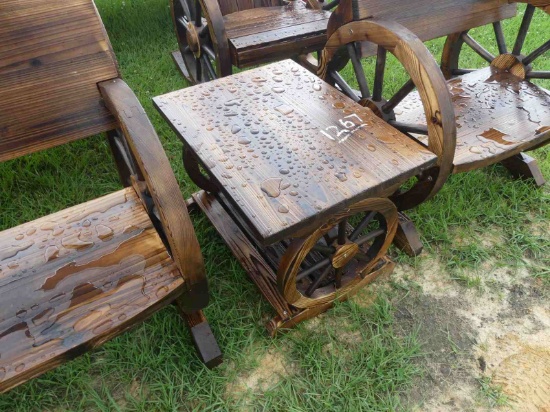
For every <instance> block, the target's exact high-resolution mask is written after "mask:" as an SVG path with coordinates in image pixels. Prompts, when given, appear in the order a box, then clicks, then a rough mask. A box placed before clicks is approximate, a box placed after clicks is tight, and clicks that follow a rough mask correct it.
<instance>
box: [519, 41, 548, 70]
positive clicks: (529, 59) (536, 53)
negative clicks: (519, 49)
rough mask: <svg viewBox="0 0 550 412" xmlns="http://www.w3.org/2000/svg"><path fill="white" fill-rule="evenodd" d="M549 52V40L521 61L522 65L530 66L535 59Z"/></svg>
mask: <svg viewBox="0 0 550 412" xmlns="http://www.w3.org/2000/svg"><path fill="white" fill-rule="evenodd" d="M548 50H550V40H548V41H547V42H546V43H544V44H543V45H541V46H540V47H538V48H537V49H535V50H534V51H532V52H531V53H529V54H528V55H527V56H526V57H525V58H524V59H523V61H522V63H523V64H524V65H526V66H528V65H529V64H531V63H532V62H533V61H534V60H535V59H536V58H537V57H540V56H542V54H544V53H545V52H546V51H548Z"/></svg>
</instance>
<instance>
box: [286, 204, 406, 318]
mask: <svg viewBox="0 0 550 412" xmlns="http://www.w3.org/2000/svg"><path fill="white" fill-rule="evenodd" d="M352 222H353V223H354V225H352V224H351V223H352ZM396 228H397V209H396V207H395V205H394V204H393V203H392V202H391V201H390V200H388V199H382V198H379V199H367V200H364V201H361V202H359V203H357V204H355V205H353V206H352V207H351V208H350V209H349V210H347V211H345V212H342V213H340V214H339V215H337V216H335V217H333V218H332V219H330V221H329V222H327V223H326V224H324V225H323V226H321V227H320V228H319V229H317V230H316V231H314V232H313V233H312V234H311V235H310V236H308V237H305V238H301V239H294V240H292V241H291V243H290V245H289V246H288V248H287V250H286V252H285V254H284V255H283V257H282V259H281V264H280V266H279V270H278V272H277V281H278V287H279V290H280V291H281V293H282V294H283V296H284V297H285V299H286V300H287V301H288V302H289V303H290V304H292V305H293V306H295V307H299V308H307V307H312V306H317V305H320V304H323V303H327V302H332V301H334V300H337V299H343V298H345V297H347V296H349V295H351V294H352V293H353V292H355V291H356V290H358V289H359V288H361V287H362V286H364V285H365V284H367V283H370V282H371V281H372V280H373V278H372V276H371V274H372V273H373V272H374V271H375V270H376V269H378V266H379V265H380V264H382V263H383V261H384V260H383V257H384V256H385V254H386V252H387V249H388V247H389V246H390V244H391V242H392V240H393V237H394V235H395V231H396Z"/></svg>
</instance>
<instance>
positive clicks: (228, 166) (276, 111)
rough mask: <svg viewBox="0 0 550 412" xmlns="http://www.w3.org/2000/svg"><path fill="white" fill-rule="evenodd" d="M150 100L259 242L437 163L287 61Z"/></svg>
mask: <svg viewBox="0 0 550 412" xmlns="http://www.w3.org/2000/svg"><path fill="white" fill-rule="evenodd" d="M154 102H155V104H156V106H157V107H158V109H159V110H160V112H161V113H162V114H163V116H164V117H165V118H166V119H167V120H168V121H169V122H170V124H171V126H172V127H173V128H174V130H175V131H176V133H177V134H178V135H179V136H180V138H181V139H184V141H186V142H187V144H188V145H189V148H190V149H191V150H193V152H194V153H195V154H196V155H197V156H198V157H199V158H200V159H201V162H202V163H203V164H204V165H205V166H206V168H207V172H208V174H209V175H210V176H211V177H212V178H213V179H214V180H215V181H216V182H218V186H219V187H221V191H222V192H223V193H224V194H225V195H226V197H227V198H228V199H232V201H233V202H234V203H235V205H237V206H238V209H240V210H242V214H243V217H244V218H245V220H246V222H247V223H248V224H249V225H250V227H251V228H253V230H254V233H256V234H257V235H258V237H259V238H260V239H261V240H262V241H263V242H264V243H265V244H271V243H274V242H275V241H278V240H282V239H284V238H288V237H290V236H295V235H296V233H300V231H301V230H305V233H310V231H311V228H315V227H318V226H319V224H320V223H321V222H324V221H325V220H326V218H327V217H328V216H330V215H331V214H333V213H335V212H336V211H338V210H341V209H343V208H345V207H348V206H349V205H351V204H353V203H355V202H357V201H359V200H362V199H365V198H368V197H377V196H387V195H388V194H389V193H386V192H387V191H388V190H389V189H390V188H393V187H394V186H395V185H396V184H399V183H400V182H401V183H402V182H404V181H405V180H406V179H407V178H409V177H411V176H414V175H415V174H418V173H419V172H420V171H422V170H424V169H426V168H428V167H430V166H431V165H433V164H434V159H435V156H434V155H433V154H432V153H430V152H429V151H428V150H426V149H425V148H423V147H422V146H421V145H419V144H416V143H414V142H412V141H411V140H410V139H409V138H408V137H406V136H405V135H402V134H401V133H399V132H397V131H396V130H395V129H394V128H392V127H391V126H389V125H387V124H386V123H385V122H383V121H382V120H381V119H379V118H378V117H377V116H375V115H374V114H373V113H372V112H371V111H370V110H368V109H366V108H363V107H361V106H359V105H357V104H356V103H355V102H353V101H352V100H351V99H348V98H346V97H345V96H343V95H342V94H341V93H339V92H337V91H336V90H335V89H333V88H332V87H330V86H329V85H327V84H326V83H324V82H322V81H321V80H320V79H318V78H316V77H315V76H313V75H312V74H311V73H309V72H308V71H307V70H305V69H304V68H302V67H300V66H299V65H298V64H296V63H294V62H292V61H284V62H280V63H276V64H272V65H268V66H264V67H261V68H258V69H254V70H250V71H247V72H243V73H239V74H236V75H234V76H232V77H231V78H224V79H218V80H216V81H214V82H210V83H207V84H203V85H198V86H196V87H192V88H188V89H184V90H180V91H177V92H173V93H169V94H167V95H163V96H159V97H156V98H154ZM212 102H215V103H214V104H212Z"/></svg>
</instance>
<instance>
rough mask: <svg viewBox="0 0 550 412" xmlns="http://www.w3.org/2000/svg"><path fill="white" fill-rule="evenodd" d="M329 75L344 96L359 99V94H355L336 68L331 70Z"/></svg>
mask: <svg viewBox="0 0 550 412" xmlns="http://www.w3.org/2000/svg"><path fill="white" fill-rule="evenodd" d="M329 76H330V78H331V79H332V80H333V81H334V83H335V84H336V85H337V86H338V87H339V88H340V90H342V92H343V93H344V94H345V95H346V96H348V97H349V98H350V99H353V100H354V101H356V102H358V101H359V100H361V99H360V98H359V96H357V93H356V91H355V90H353V89H352V88H351V86H350V85H349V84H348V83H347V82H346V81H345V80H344V78H343V77H342V76H341V75H340V73H338V72H337V71H336V70H331V71H330V72H329Z"/></svg>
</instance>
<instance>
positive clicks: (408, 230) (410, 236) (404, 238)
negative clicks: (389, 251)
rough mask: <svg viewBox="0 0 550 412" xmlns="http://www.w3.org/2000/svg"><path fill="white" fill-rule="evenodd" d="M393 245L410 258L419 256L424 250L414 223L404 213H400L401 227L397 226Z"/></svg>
mask: <svg viewBox="0 0 550 412" xmlns="http://www.w3.org/2000/svg"><path fill="white" fill-rule="evenodd" d="M393 244H394V245H395V246H397V247H398V248H399V249H401V250H402V251H403V252H405V253H406V254H407V255H409V256H418V255H419V254H420V253H422V249H423V248H424V245H423V244H422V241H421V240H420V235H419V233H418V230H416V227H415V226H414V223H413V222H412V220H411V219H409V217H408V216H407V215H406V214H404V213H402V212H399V226H397V232H396V233H395V237H394V238H393Z"/></svg>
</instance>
